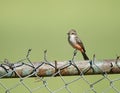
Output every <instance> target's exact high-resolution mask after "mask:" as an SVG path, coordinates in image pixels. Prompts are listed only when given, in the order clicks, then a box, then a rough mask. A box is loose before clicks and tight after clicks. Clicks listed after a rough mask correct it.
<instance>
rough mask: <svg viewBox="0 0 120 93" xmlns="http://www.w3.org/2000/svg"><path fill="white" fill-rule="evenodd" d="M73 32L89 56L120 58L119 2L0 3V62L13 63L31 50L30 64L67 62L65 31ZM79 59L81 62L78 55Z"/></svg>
mask: <svg viewBox="0 0 120 93" xmlns="http://www.w3.org/2000/svg"><path fill="white" fill-rule="evenodd" d="M71 28H73V29H76V30H77V32H78V34H79V36H80V38H81V39H82V41H83V43H84V45H85V47H86V50H87V54H88V56H89V57H90V58H91V59H92V55H93V54H96V57H97V59H108V58H109V59H111V58H115V57H116V55H120V43H119V40H120V0H0V60H4V58H7V59H9V60H10V61H12V62H16V61H18V60H19V59H21V58H23V57H25V55H26V53H27V50H28V49H29V48H32V49H33V51H32V53H31V57H30V58H31V60H32V61H41V60H43V51H44V50H45V49H47V50H48V53H47V57H48V60H50V61H53V60H58V61H62V60H69V59H70V58H71V57H72V53H73V48H72V47H71V46H69V44H68V41H67V34H66V33H67V31H68V30H69V29H71ZM76 59H78V60H83V58H82V56H81V54H80V53H78V55H77V58H76Z"/></svg>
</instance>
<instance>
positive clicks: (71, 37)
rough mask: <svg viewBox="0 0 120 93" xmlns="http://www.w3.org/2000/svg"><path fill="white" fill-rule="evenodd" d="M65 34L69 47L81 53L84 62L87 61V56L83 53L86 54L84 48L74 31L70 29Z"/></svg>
mask: <svg viewBox="0 0 120 93" xmlns="http://www.w3.org/2000/svg"><path fill="white" fill-rule="evenodd" d="M67 34H68V42H69V43H70V45H71V46H72V47H73V48H75V49H77V50H79V51H80V52H81V53H82V55H83V58H84V60H89V58H88V56H87V55H86V53H85V52H86V50H85V47H84V45H83V43H82V41H81V40H80V38H79V37H78V36H77V32H76V30H74V29H71V30H70V31H69V32H68V33H67Z"/></svg>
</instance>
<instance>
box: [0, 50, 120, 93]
mask: <svg viewBox="0 0 120 93" xmlns="http://www.w3.org/2000/svg"><path fill="white" fill-rule="evenodd" d="M30 52H31V49H29V50H28V53H27V55H26V57H25V58H24V59H22V60H19V61H18V62H15V63H11V62H9V60H7V59H5V60H3V61H1V64H0V93H120V60H119V56H118V57H117V58H116V59H115V60H103V61H97V60H96V59H95V55H94V56H93V59H92V60H88V61H75V56H76V54H77V51H74V53H73V57H72V59H71V60H68V61H64V62H57V61H56V60H55V61H54V62H49V61H48V60H47V57H46V56H47V55H46V53H47V50H45V51H44V61H42V62H32V61H31V60H30V59H29V55H30ZM31 77H32V78H31Z"/></svg>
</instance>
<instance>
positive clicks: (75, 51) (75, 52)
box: [71, 49, 77, 62]
mask: <svg viewBox="0 0 120 93" xmlns="http://www.w3.org/2000/svg"><path fill="white" fill-rule="evenodd" d="M76 55H77V49H75V50H74V52H73V57H72V60H71V61H72V62H74V59H75V56H76Z"/></svg>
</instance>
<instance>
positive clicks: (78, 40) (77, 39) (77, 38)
mask: <svg viewBox="0 0 120 93" xmlns="http://www.w3.org/2000/svg"><path fill="white" fill-rule="evenodd" d="M76 41H77V43H78V44H79V45H80V46H81V48H82V49H83V51H84V52H86V50H85V47H84V45H83V43H82V41H81V40H80V38H79V37H76Z"/></svg>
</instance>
